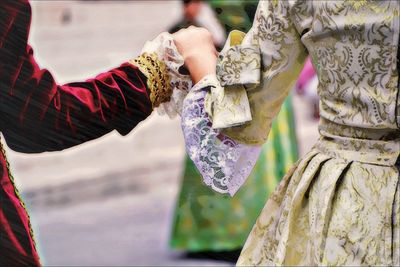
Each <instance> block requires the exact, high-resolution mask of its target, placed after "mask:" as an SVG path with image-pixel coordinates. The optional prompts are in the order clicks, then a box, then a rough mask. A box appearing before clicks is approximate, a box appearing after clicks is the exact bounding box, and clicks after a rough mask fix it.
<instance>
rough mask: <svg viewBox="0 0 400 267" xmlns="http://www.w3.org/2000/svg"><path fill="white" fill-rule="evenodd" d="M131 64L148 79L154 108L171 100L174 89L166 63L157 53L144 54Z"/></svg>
mask: <svg viewBox="0 0 400 267" xmlns="http://www.w3.org/2000/svg"><path fill="white" fill-rule="evenodd" d="M129 63H131V64H132V65H134V66H136V67H138V68H139V70H140V71H141V72H142V73H143V74H144V75H145V76H146V77H147V86H148V88H149V91H150V101H151V103H152V106H153V108H156V107H158V106H159V105H160V104H161V103H163V102H168V101H169V100H170V98H171V94H172V87H171V81H170V77H169V75H168V70H167V67H166V65H165V63H164V62H162V61H160V60H159V59H158V57H157V54H156V53H151V54H149V53H143V54H142V55H140V56H139V57H137V58H136V59H133V60H131V61H129Z"/></svg>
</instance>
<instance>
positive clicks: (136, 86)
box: [0, 0, 168, 153]
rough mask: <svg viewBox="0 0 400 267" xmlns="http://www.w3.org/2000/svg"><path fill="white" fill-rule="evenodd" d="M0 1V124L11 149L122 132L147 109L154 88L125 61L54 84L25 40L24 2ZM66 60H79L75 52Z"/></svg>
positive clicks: (52, 146)
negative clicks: (91, 74) (82, 78)
mask: <svg viewBox="0 0 400 267" xmlns="http://www.w3.org/2000/svg"><path fill="white" fill-rule="evenodd" d="M0 7H1V8H0V15H1V16H0V130H1V132H2V133H3V134H4V136H5V139H6V141H7V144H8V145H9V146H10V147H11V148H12V149H14V150H16V151H21V152H27V153H31V152H43V151H54V150H61V149H65V148H68V147H71V146H74V145H77V144H80V143H83V142H85V141H88V140H92V139H95V138H98V137H100V136H102V135H104V134H106V133H108V132H110V131H112V130H117V131H118V132H119V133H121V134H123V135H125V134H127V133H129V132H130V131H131V130H132V129H133V128H134V127H135V126H136V125H137V124H138V123H139V122H140V121H142V120H144V119H145V118H146V117H147V116H148V115H149V114H150V113H151V112H152V109H153V103H152V101H151V100H150V95H151V93H152V92H151V90H152V89H154V88H150V87H149V86H148V85H147V77H146V76H145V75H144V74H143V73H142V72H141V71H139V69H138V68H137V67H135V66H134V65H132V64H130V63H125V64H123V65H121V66H120V67H118V68H115V69H112V70H110V71H108V72H104V73H102V74H100V75H98V76H97V77H95V78H93V79H89V80H87V81H84V82H76V83H69V84H66V85H58V84H57V83H56V82H55V80H54V78H53V76H52V74H51V73H50V72H49V71H47V70H45V69H41V68H40V67H39V66H38V64H37V63H36V61H35V58H34V56H33V50H32V48H31V47H30V46H29V45H27V39H28V35H29V27H30V19H31V9H30V5H29V3H28V2H27V1H19V0H18V1H4V2H2V3H1V4H0ZM71 60H75V61H76V64H79V55H76V59H71ZM147 74H148V73H147ZM160 75H163V74H162V73H161V74H160ZM163 97H168V96H165V95H164V96H161V98H163ZM164 100H165V99H157V101H158V103H159V102H160V101H161V102H162V101H164Z"/></svg>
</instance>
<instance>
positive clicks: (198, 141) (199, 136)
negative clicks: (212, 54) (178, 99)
mask: <svg viewBox="0 0 400 267" xmlns="http://www.w3.org/2000/svg"><path fill="white" fill-rule="evenodd" d="M219 86H220V84H219V81H218V80H217V78H216V76H215V75H210V76H207V77H205V78H203V79H202V80H201V81H200V82H199V83H197V84H196V85H195V86H194V87H193V88H192V89H191V90H190V92H189V94H188V95H187V97H186V98H185V100H184V103H183V111H182V130H183V135H184V138H185V143H186V150H187V153H188V155H189V157H190V158H191V159H192V160H193V162H194V164H195V165H196V167H197V169H198V170H199V171H200V173H201V175H202V177H203V180H204V182H205V184H206V185H208V186H210V187H211V188H212V189H213V190H215V191H217V192H220V193H229V194H230V195H231V196H232V195H234V194H235V193H236V191H237V190H238V189H239V188H240V186H241V185H242V184H243V183H244V182H245V180H246V178H247V177H248V176H249V174H250V172H251V171H252V169H253V167H254V164H255V163H256V161H257V158H258V156H259V153H260V147H259V146H248V145H244V144H239V143H238V142H236V141H235V140H234V139H232V138H229V137H227V136H225V135H224V134H222V133H221V130H219V129H216V128H214V127H213V123H212V120H211V118H210V117H209V115H208V113H207V112H206V108H205V105H206V104H205V98H206V94H207V92H209V91H210V90H213V89H216V88H218V87H219Z"/></svg>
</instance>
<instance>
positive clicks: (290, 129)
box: [170, 97, 298, 252]
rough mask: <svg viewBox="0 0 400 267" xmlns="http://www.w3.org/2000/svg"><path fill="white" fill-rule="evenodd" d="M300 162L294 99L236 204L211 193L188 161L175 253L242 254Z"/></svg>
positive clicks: (177, 214) (173, 239) (176, 218)
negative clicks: (277, 190) (279, 188)
mask: <svg viewBox="0 0 400 267" xmlns="http://www.w3.org/2000/svg"><path fill="white" fill-rule="evenodd" d="M297 157H298V152H297V142H296V134H295V127H294V118H293V109H292V104H291V98H290V97H289V98H288V99H287V100H286V102H285V103H284V105H283V106H282V109H281V111H280V113H279V115H278V117H277V118H276V120H275V121H274V123H273V126H272V129H271V132H270V135H269V138H268V142H267V143H266V144H265V145H264V146H263V149H262V152H261V155H260V158H259V160H258V162H257V164H256V166H255V168H254V170H253V172H252V173H251V175H250V177H249V178H248V179H247V182H246V183H245V185H244V186H243V187H242V188H241V189H240V190H239V192H238V193H237V194H236V195H235V196H234V197H233V198H231V197H229V196H227V195H221V194H218V193H215V192H213V191H212V190H211V189H209V188H208V187H206V186H205V185H204V184H203V182H202V178H201V176H200V174H199V173H198V172H197V169H196V167H195V166H194V164H193V162H192V161H191V160H190V159H189V158H188V157H186V162H185V169H184V174H183V181H182V187H181V191H180V194H179V199H178V203H177V206H176V209H175V216H174V220H173V227H172V235H171V239H170V245H171V247H172V248H173V249H179V250H185V251H188V252H198V251H227V250H234V249H239V248H241V247H242V246H243V245H244V242H245V241H246V238H247V236H248V234H249V233H250V231H251V228H252V227H253V225H254V223H255V221H256V219H257V217H258V215H259V214H260V212H261V209H262V208H263V207H264V205H265V202H266V200H267V198H268V196H269V194H270V193H271V192H272V191H273V190H274V188H275V186H276V185H277V184H278V183H279V181H280V179H281V178H282V177H283V175H284V174H285V173H286V172H288V170H289V169H290V167H291V166H292V165H293V163H294V162H295V161H296V160H297Z"/></svg>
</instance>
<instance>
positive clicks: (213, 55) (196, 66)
mask: <svg viewBox="0 0 400 267" xmlns="http://www.w3.org/2000/svg"><path fill="white" fill-rule="evenodd" d="M173 37H174V41H175V45H176V47H177V48H178V51H179V53H180V54H181V55H182V56H183V59H184V60H185V66H186V67H187V68H188V70H189V72H190V75H191V77H192V80H193V82H194V83H197V82H199V81H200V80H201V79H202V78H204V77H205V76H206V75H208V74H215V71H216V64H217V54H218V52H217V50H216V49H215V46H214V42H213V39H212V36H211V33H210V32H209V31H208V30H206V29H204V28H198V27H194V26H190V27H189V28H187V29H182V30H180V31H178V32H176V33H174V34H173Z"/></svg>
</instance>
